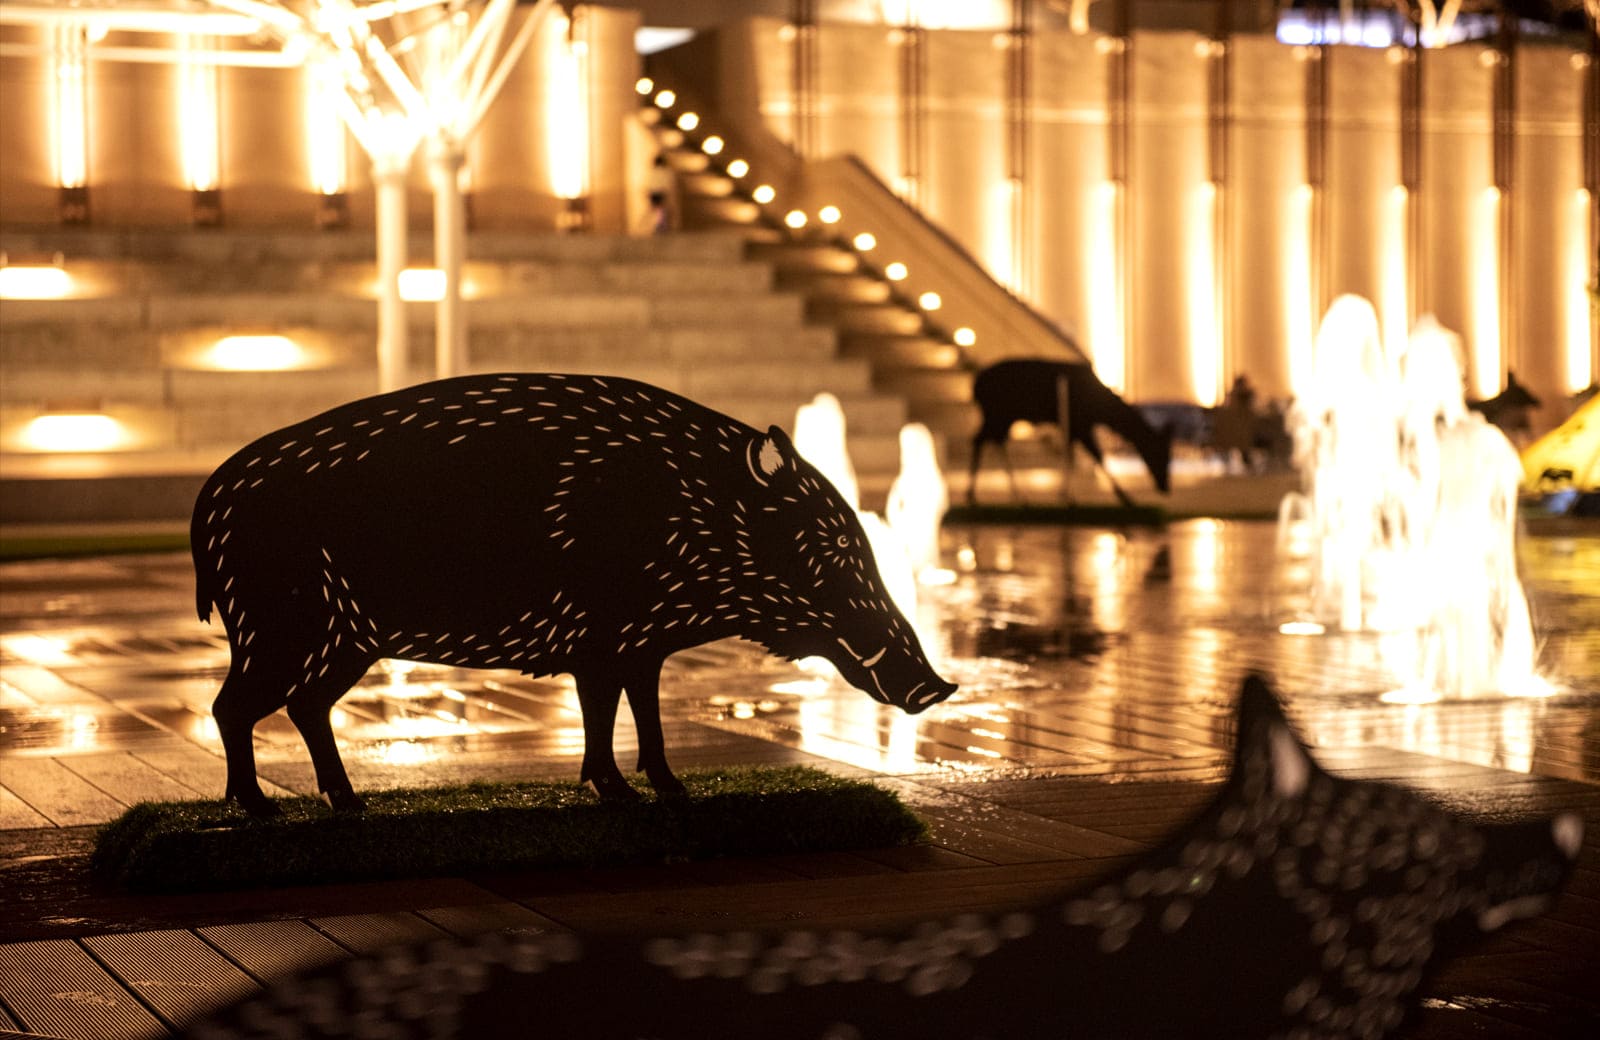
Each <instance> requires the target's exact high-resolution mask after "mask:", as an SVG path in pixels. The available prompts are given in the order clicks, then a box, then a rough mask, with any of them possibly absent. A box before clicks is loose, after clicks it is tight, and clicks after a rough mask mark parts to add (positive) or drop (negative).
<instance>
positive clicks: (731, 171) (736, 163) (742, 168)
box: [728, 159, 750, 177]
mask: <svg viewBox="0 0 1600 1040" xmlns="http://www.w3.org/2000/svg"><path fill="white" fill-rule="evenodd" d="M749 172H750V164H749V163H747V162H745V161H744V160H743V159H735V160H733V162H731V163H729V164H728V176H729V177H743V176H744V175H745V174H747V173H749Z"/></svg>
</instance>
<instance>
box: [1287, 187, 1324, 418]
mask: <svg viewBox="0 0 1600 1040" xmlns="http://www.w3.org/2000/svg"><path fill="white" fill-rule="evenodd" d="M1316 198H1317V193H1316V189H1315V188H1313V187H1312V186H1311V185H1309V184H1300V185H1296V186H1295V188H1294V189H1293V190H1292V191H1291V192H1289V201H1288V213H1287V214H1286V215H1285V217H1284V222H1283V228H1284V236H1285V241H1284V244H1283V246H1284V249H1283V252H1284V267H1285V270H1284V273H1283V296H1284V299H1283V320H1284V330H1283V341H1284V344H1285V346H1286V347H1287V349H1288V351H1289V356H1288V362H1289V365H1288V368H1289V389H1290V391H1292V392H1293V394H1294V395H1295V396H1296V397H1299V396H1301V395H1302V394H1304V393H1305V392H1306V389H1307V386H1308V383H1309V380H1310V379H1311V343H1312V339H1313V337H1314V336H1315V335H1316V326H1317V308H1316V303H1315V302H1314V301H1313V299H1312V295H1311V289H1312V286H1311V215H1312V209H1313V207H1314V205H1315V203H1316Z"/></svg>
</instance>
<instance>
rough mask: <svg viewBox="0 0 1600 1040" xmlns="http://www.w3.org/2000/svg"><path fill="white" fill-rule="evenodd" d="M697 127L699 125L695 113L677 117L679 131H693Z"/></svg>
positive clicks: (686, 113)
mask: <svg viewBox="0 0 1600 1040" xmlns="http://www.w3.org/2000/svg"><path fill="white" fill-rule="evenodd" d="M699 125H700V117H699V116H698V115H696V114H695V113H693V112H685V113H684V114H683V115H681V116H679V117H678V129H679V130H684V131H688V130H693V129H694V128H695V127H697V126H699Z"/></svg>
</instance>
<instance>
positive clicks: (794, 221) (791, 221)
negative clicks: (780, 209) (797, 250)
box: [783, 209, 806, 231]
mask: <svg viewBox="0 0 1600 1040" xmlns="http://www.w3.org/2000/svg"><path fill="white" fill-rule="evenodd" d="M783 222H784V223H785V224H787V225H788V226H789V227H790V228H791V229H793V230H795V231H799V230H800V229H801V228H803V227H805V226H806V215H805V213H803V212H802V211H800V210H797V209H792V210H790V211H789V212H788V213H785V214H784V216H783Z"/></svg>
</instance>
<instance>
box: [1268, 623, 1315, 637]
mask: <svg viewBox="0 0 1600 1040" xmlns="http://www.w3.org/2000/svg"><path fill="white" fill-rule="evenodd" d="M1278 631H1279V632H1282V633H1283V634H1284V635H1286V636H1320V635H1322V633H1323V632H1325V631H1327V629H1325V628H1323V626H1321V625H1319V624H1318V623H1317V622H1315V621H1285V622H1284V623H1283V624H1281V625H1279V626H1278Z"/></svg>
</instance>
